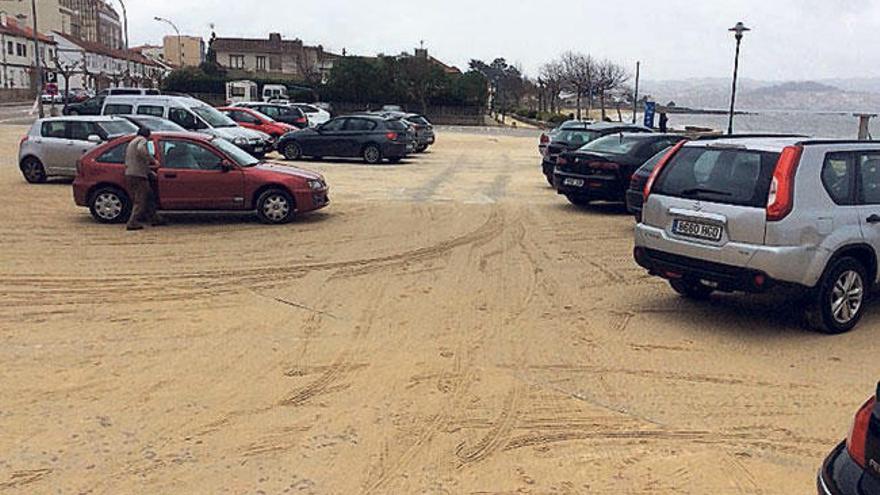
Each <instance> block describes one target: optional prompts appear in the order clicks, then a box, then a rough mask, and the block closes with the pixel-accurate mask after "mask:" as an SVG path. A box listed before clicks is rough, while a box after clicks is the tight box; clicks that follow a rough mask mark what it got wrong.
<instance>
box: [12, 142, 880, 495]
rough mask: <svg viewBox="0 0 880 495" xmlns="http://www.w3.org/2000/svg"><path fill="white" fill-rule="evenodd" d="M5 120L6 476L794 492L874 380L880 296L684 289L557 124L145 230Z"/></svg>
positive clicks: (104, 488) (224, 489) (202, 485)
mask: <svg viewBox="0 0 880 495" xmlns="http://www.w3.org/2000/svg"><path fill="white" fill-rule="evenodd" d="M23 133H24V128H23V127H15V126H0V151H2V156H3V161H2V166H0V198H3V209H4V211H3V213H2V221H0V363H2V365H0V494H3V495H5V494H7V493H10V494H11V493H26V494H39V493H52V494H54V493H59V494H79V493H93V494H104V493H108V494H123V493H138V494H140V493H144V494H160V493H161V494H165V493H183V494H192V493H206V494H219V493H231V494H256V493H265V494H282V493H294V494H307V493H314V494H358V493H364V494H386V493H387V494H411V493H412V494H513V493H532V494H587V493H629V494H636V493H638V494H643V493H656V494H668V493H695V494H707V493H713V494H728V493H730V494H738V493H748V494H758V493H760V494H792V493H811V492H814V476H815V473H816V470H817V469H818V467H819V464H820V463H821V461H822V459H823V458H824V456H825V454H827V453H828V451H829V450H830V449H831V448H832V447H834V446H835V445H836V444H837V443H838V442H839V441H840V440H841V439H842V438H843V437H844V436H845V434H846V432H847V429H848V427H849V424H850V422H851V419H852V415H853V414H854V413H855V411H856V409H857V408H858V406H859V405H860V404H861V402H862V401H863V400H864V398H866V397H867V396H868V395H870V393H871V392H872V391H873V390H874V386H875V385H876V383H877V379H878V378H880V366H878V365H880V362H878V360H877V359H876V345H875V344H876V342H877V335H878V332H880V306H878V305H876V304H875V305H874V307H872V308H870V310H869V312H868V314H867V316H866V318H865V320H864V321H863V323H862V324H861V326H860V327H859V328H857V329H856V331H854V332H853V333H850V334H848V335H843V336H839V337H827V336H822V335H818V334H814V333H810V332H808V331H805V330H802V329H801V327H800V326H799V324H798V322H797V320H796V318H797V315H798V313H797V310H796V308H793V307H792V306H791V305H790V304H788V305H787V304H786V302H785V299H782V298H779V297H769V298H767V297H760V298H756V297H744V296H720V297H716V298H715V299H714V300H713V301H712V302H711V303H709V304H703V305H700V304H696V303H691V302H687V301H684V300H682V299H680V298H679V297H677V296H676V295H675V294H674V293H673V292H672V291H671V290H670V289H669V288H668V287H667V286H666V285H665V284H664V283H663V282H662V281H659V280H657V279H652V278H649V277H647V275H646V274H645V273H643V271H642V270H641V269H639V268H638V267H637V266H636V265H635V263H634V262H633V261H632V255H631V250H632V240H631V239H632V226H633V221H632V219H631V218H630V217H628V216H626V215H625V214H623V213H621V209H620V208H618V207H608V206H603V207H595V208H592V209H587V210H578V209H576V208H574V207H571V206H569V205H568V203H567V202H566V201H565V200H564V199H563V198H560V197H558V196H556V195H555V194H553V192H552V191H551V190H550V189H549V188H548V187H547V185H546V182H545V181H544V178H543V176H542V175H541V174H540V169H539V163H540V159H539V157H538V155H537V150H536V145H537V139H536V135H533V134H530V133H526V132H522V131H521V132H519V133H516V134H510V135H508V134H504V133H499V132H487V131H476V130H475V131H471V132H463V131H460V130H445V131H444V130H441V132H440V134H439V144H438V145H437V146H436V147H435V148H433V149H432V150H431V152H429V153H428V154H426V155H424V156H420V157H418V158H416V159H412V160H408V161H406V162H405V163H403V164H401V165H398V166H390V165H386V166H380V167H367V166H364V165H362V164H360V163H357V162H348V163H331V162H327V161H324V162H308V163H306V164H305V165H306V166H307V167H310V168H313V169H316V170H319V171H321V172H322V173H324V174H325V175H326V177H327V179H328V182H329V183H330V186H331V188H332V189H331V197H332V200H333V204H332V205H331V206H330V207H329V208H327V209H325V210H323V211H321V212H319V213H317V214H313V215H310V216H305V217H302V218H300V219H299V220H297V221H295V222H294V223H292V224H290V225H287V226H283V227H268V226H264V225H261V224H259V223H257V222H256V220H254V219H251V218H249V217H241V216H211V217H203V216H182V217H181V216H176V217H172V218H171V224H170V225H169V226H167V227H162V228H157V229H148V230H145V231H143V232H126V231H125V229H124V227H122V226H106V225H99V224H97V223H95V222H94V221H92V219H91V218H90V217H89V215H88V212H87V210H85V209H80V208H76V207H75V206H74V204H73V201H72V197H71V196H72V195H71V187H70V185H69V184H67V183H53V184H47V185H40V186H33V185H28V184H26V183H25V182H24V180H23V179H22V178H21V176H20V174H19V172H18V170H17V166H16V156H17V146H18V141H19V138H20V137H21V136H22V135H23Z"/></svg>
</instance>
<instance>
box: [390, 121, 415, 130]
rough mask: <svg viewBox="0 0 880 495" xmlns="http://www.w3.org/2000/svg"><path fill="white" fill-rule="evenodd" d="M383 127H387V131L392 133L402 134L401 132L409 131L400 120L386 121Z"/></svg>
mask: <svg viewBox="0 0 880 495" xmlns="http://www.w3.org/2000/svg"><path fill="white" fill-rule="evenodd" d="M385 127H387V128H388V129H390V130H392V131H398V132H403V131H405V130H407V129H409V127H407V125H406V124H404V123H403V121H401V120H386V121H385Z"/></svg>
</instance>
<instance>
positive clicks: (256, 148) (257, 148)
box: [254, 146, 263, 153]
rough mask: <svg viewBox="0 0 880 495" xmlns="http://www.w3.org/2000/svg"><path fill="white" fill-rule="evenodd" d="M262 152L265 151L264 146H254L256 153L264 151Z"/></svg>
mask: <svg viewBox="0 0 880 495" xmlns="http://www.w3.org/2000/svg"><path fill="white" fill-rule="evenodd" d="M262 152H263V148H261V147H259V146H257V147H255V148H254V153H262Z"/></svg>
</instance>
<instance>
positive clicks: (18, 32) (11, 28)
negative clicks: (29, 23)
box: [0, 17, 55, 45]
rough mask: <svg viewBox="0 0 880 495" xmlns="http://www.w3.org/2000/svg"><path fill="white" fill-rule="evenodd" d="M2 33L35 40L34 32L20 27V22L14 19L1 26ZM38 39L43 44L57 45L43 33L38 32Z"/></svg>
mask: <svg viewBox="0 0 880 495" xmlns="http://www.w3.org/2000/svg"><path fill="white" fill-rule="evenodd" d="M0 33H3V34H8V35H10V36H19V37H22V38H28V39H33V38H34V30H33V29H31V28H29V27H26V26H19V25H18V21H17V20H16V19H14V18H12V17H7V18H6V25H5V26H4V25H2V24H0ZM37 39H39V40H40V41H42V42H43V43H48V44H50V45H54V44H55V40H53V39H52V38H51V37H50V36H46V35H45V34H43V33H40V32H37Z"/></svg>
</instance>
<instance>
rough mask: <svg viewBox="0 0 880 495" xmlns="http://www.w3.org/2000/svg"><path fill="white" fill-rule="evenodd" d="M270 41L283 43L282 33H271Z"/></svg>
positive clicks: (276, 43) (278, 43) (277, 43)
mask: <svg viewBox="0 0 880 495" xmlns="http://www.w3.org/2000/svg"><path fill="white" fill-rule="evenodd" d="M269 43H271V44H273V45H277V46H280V45H281V33H269Z"/></svg>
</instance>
